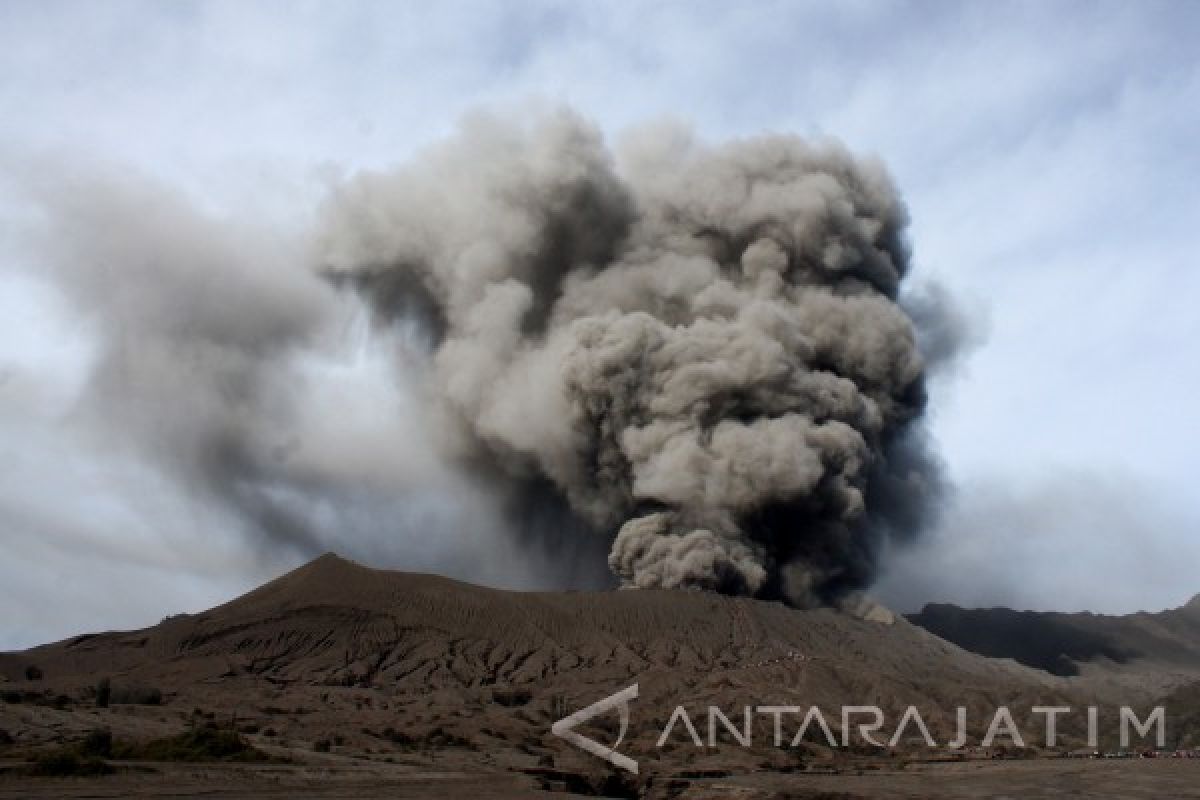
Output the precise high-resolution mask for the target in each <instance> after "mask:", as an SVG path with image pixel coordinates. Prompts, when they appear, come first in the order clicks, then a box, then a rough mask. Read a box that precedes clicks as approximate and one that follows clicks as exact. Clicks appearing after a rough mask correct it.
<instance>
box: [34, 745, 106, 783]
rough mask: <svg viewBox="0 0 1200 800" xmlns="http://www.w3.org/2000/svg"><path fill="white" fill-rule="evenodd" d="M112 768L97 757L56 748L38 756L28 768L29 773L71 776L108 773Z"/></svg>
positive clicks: (48, 775)
mask: <svg viewBox="0 0 1200 800" xmlns="http://www.w3.org/2000/svg"><path fill="white" fill-rule="evenodd" d="M112 772H113V768H112V767H111V766H109V765H108V764H106V763H104V762H103V761H101V760H100V759H98V758H80V757H79V756H77V755H76V754H75V753H72V752H71V751H69V750H56V751H55V752H53V753H46V754H44V755H41V756H38V758H37V760H35V761H34V762H33V766H32V767H30V768H29V773H30V774H31V775H41V776H47V777H71V776H91V775H109V774H111V773H112Z"/></svg>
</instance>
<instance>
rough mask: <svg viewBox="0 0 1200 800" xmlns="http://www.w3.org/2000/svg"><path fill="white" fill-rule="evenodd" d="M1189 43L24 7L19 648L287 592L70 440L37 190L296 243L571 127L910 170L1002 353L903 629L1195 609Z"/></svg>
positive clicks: (965, 438)
mask: <svg viewBox="0 0 1200 800" xmlns="http://www.w3.org/2000/svg"><path fill="white" fill-rule="evenodd" d="M1197 41H1200V4H1196V3H1191V2H1184V1H1183V0H1179V1H1178V2H1165V3H1154V2H1138V3H1129V2H1113V3H1105V2H1088V3H1064V2H1036V3H1014V2H995V3H991V2H988V3H985V2H975V3H948V2H935V1H934V0H928V1H927V2H919V3H900V2H883V1H882V0H880V1H879V2H844V3H825V4H818V3H801V2H765V1H761V2H753V3H745V4H732V3H711V4H705V3H618V2H605V3H582V2H579V3H568V2H563V3H531V2H526V3H518V2H511V3H509V2H496V3H450V2H448V3H437V4H426V3H420V4H418V3H383V2H381V3H366V4H356V3H303V2H286V3H265V2H231V3H219V2H208V3H186V2H179V3H158V2H105V3H94V2H79V3H61V2H14V1H13V0H3V1H2V2H0V248H2V249H0V256H2V257H3V258H4V262H3V263H0V376H2V377H0V464H3V465H5V466H3V467H0V542H2V543H3V549H4V552H5V553H6V558H4V559H3V560H2V561H0V607H2V608H4V609H5V613H4V615H3V620H4V622H3V623H2V624H0V647H6V646H23V645H27V644H32V643H34V642H36V641H41V640H45V639H49V638H54V637H59V636H65V635H68V634H70V633H74V632H78V631H79V630H83V629H96V628H106V627H130V626H135V625H141V624H147V623H151V622H154V621H156V620H157V619H158V618H159V617H161V616H163V615H165V614H167V613H172V612H175V611H179V610H195V609H197V608H201V607H204V606H206V605H211V604H213V603H215V602H218V601H220V600H222V599H225V598H226V597H228V596H229V595H231V594H233V593H235V592H237V591H240V590H243V589H245V588H249V587H250V586H252V585H254V584H255V583H256V582H258V581H260V580H262V579H264V578H266V577H268V576H271V575H274V574H277V573H278V572H279V571H280V570H282V569H283V568H285V567H287V566H289V565H290V563H289V562H287V559H286V558H284V559H283V561H282V562H281V561H280V560H278V559H274V560H273V559H271V558H264V557H262V554H258V553H249V552H246V551H245V550H244V548H242V546H241V545H239V543H238V542H237V541H236V540H234V539H233V538H223V537H221V536H219V535H216V534H211V533H205V534H203V536H201V535H200V534H198V533H197V531H201V530H203V531H208V530H209V529H210V528H211V527H213V526H215V525H217V524H218V522H217V521H215V520H206V519H204V518H203V512H198V511H195V510H194V509H193V510H190V511H181V510H180V509H179V508H178V507H177V504H176V501H175V500H173V499H172V497H171V493H170V490H169V489H162V491H159V488H156V483H155V482H156V481H157V480H159V479H158V478H156V477H155V476H154V474H153V471H152V470H150V469H148V468H147V467H146V466H145V465H138V464H124V463H123V464H122V465H120V466H119V467H118V466H117V465H115V464H114V463H111V462H109V461H107V460H106V459H105V458H104V457H102V456H98V455H97V454H96V452H95V450H94V449H92V450H87V451H86V452H85V451H84V450H82V449H81V448H80V445H79V444H78V440H77V439H76V438H75V437H74V435H72V434H70V433H68V432H67V426H66V425H64V424H63V422H62V419H63V416H62V415H64V414H66V413H67V412H68V410H69V408H70V407H71V402H72V397H73V396H74V395H75V394H76V393H77V392H79V391H80V390H81V385H82V383H81V382H82V380H83V377H82V376H83V375H84V374H85V373H86V364H87V360H88V357H89V352H90V351H89V332H88V330H87V328H86V326H85V325H83V324H82V323H81V322H79V320H77V319H76V318H75V317H74V316H73V315H72V314H71V313H70V310H69V309H68V307H67V306H66V305H65V303H64V301H63V300H62V299H61V298H60V297H58V296H57V294H56V292H55V290H54V289H53V287H52V286H50V285H49V284H48V283H47V282H46V281H44V280H43V277H42V275H41V272H40V268H39V263H38V259H39V256H38V253H37V252H31V251H29V250H28V249H24V248H23V247H22V246H21V241H22V240H21V239H20V236H19V235H18V233H17V232H18V231H20V230H21V229H22V228H23V227H24V226H27V225H29V224H30V219H31V212H30V211H29V209H28V208H27V207H26V206H25V204H24V202H23V201H22V200H21V198H20V195H19V193H18V192H17V191H16V190H14V189H13V188H12V186H13V185H15V184H16V183H18V182H28V181H29V180H30V178H29V175H30V173H31V172H32V173H36V172H37V171H38V169H39V166H38V165H47V164H57V165H59V166H60V167H61V165H64V164H66V165H80V166H79V168H81V169H82V168H83V166H82V165H87V168H88V169H92V168H97V169H110V170H120V171H126V172H132V173H137V174H139V175H141V176H144V177H145V178H147V179H149V180H154V181H159V182H161V183H164V184H167V185H170V186H172V187H176V188H178V189H179V190H180V191H183V192H185V193H186V194H187V195H188V196H190V197H191V198H192V200H193V201H194V202H195V203H196V204H198V205H199V206H201V207H202V208H205V209H208V210H211V211H212V212H213V213H217V214H224V215H229V216H231V217H237V216H239V215H253V216H255V217H256V218H259V219H270V220H274V221H275V222H276V223H277V224H278V225H280V226H282V227H285V228H286V227H295V228H300V227H303V225H304V223H305V221H306V220H307V219H308V218H309V216H310V215H311V213H312V210H313V208H314V206H315V204H316V203H317V202H318V201H319V198H320V197H321V195H322V193H323V192H324V191H325V188H326V187H327V186H328V184H329V181H330V180H333V179H336V177H337V176H340V175H345V174H349V173H352V172H353V171H355V170H357V169H361V168H367V167H379V166H385V165H388V164H393V163H396V162H401V161H404V160H406V159H408V158H411V157H412V156H413V155H414V153H416V152H418V151H419V150H420V149H421V148H422V147H423V146H426V145H428V144H430V143H433V142H436V141H437V140H438V139H439V138H441V137H443V136H445V135H447V134H448V133H450V132H451V131H453V130H454V128H455V126H456V124H457V122H458V120H459V119H460V118H461V117H462V115H463V114H465V113H469V112H471V111H472V110H475V109H479V108H485V109H490V110H493V111H497V112H499V113H511V114H523V113H527V112H528V109H529V108H531V107H537V106H551V105H554V104H569V105H571V106H572V107H574V108H575V109H577V110H578V111H579V112H580V113H582V114H583V115H585V116H586V117H588V118H590V119H592V120H593V121H595V122H596V123H597V124H598V125H600V126H601V127H602V129H603V130H604V131H605V132H606V133H607V134H608V135H610V136H612V137H618V136H620V135H621V133H622V131H625V130H627V129H629V128H630V127H633V126H637V125H641V124H646V123H648V122H654V121H656V120H662V119H664V118H666V119H671V120H677V121H681V122H684V123H686V124H689V125H691V126H693V127H694V128H695V129H696V131H697V132H698V133H699V135H700V136H701V137H703V138H706V139H711V140H720V139H724V138H728V137H736V136H747V135H754V134H757V133H761V132H765V131H773V132H779V131H782V132H794V133H799V134H802V135H809V136H834V137H837V138H840V139H842V140H843V141H845V142H846V143H847V144H848V145H849V146H850V147H851V148H852V149H854V150H855V151H858V152H860V153H864V154H874V155H877V156H879V157H880V158H882V159H883V160H884V161H885V162H886V163H887V165H888V167H889V168H890V169H891V171H892V173H893V175H894V176H895V178H896V180H897V182H898V184H899V186H900V187H901V190H902V192H903V194H904V196H905V198H906V200H907V202H908V204H909V207H910V211H911V214H912V220H913V222H912V230H911V235H912V241H913V245H914V251H915V265H916V266H915V270H914V278H916V279H922V278H933V279H937V280H939V281H941V282H942V283H944V284H945V285H946V286H947V287H949V288H950V289H951V290H952V291H953V293H954V295H955V296H956V297H957V298H958V300H959V302H960V303H961V304H962V305H963V307H964V308H966V309H968V310H969V311H970V312H971V316H972V319H973V320H974V321H975V323H974V332H975V336H976V342H975V346H974V348H973V350H972V351H971V352H970V353H969V355H968V357H967V358H966V359H965V360H964V362H963V363H962V365H961V366H960V368H959V369H958V370H957V371H956V372H955V373H954V374H953V375H949V376H946V377H944V378H942V379H940V380H939V381H938V382H937V384H936V385H935V386H934V401H933V402H934V404H933V408H932V411H931V415H932V428H933V431H934V433H935V435H936V436H937V438H938V440H939V441H940V443H941V450H942V453H943V455H944V458H945V460H946V464H947V468H948V470H949V473H950V475H951V476H952V478H953V479H954V482H955V484H956V485H957V490H956V492H955V496H954V499H953V501H952V502H951V503H950V504H949V506H948V509H947V512H946V518H945V520H944V521H943V524H942V526H941V527H940V528H939V530H938V531H936V532H934V533H933V534H931V535H930V536H929V537H927V539H926V540H925V542H924V543H923V544H921V545H918V546H916V547H915V548H914V549H913V550H911V551H909V552H905V553H900V554H897V555H896V557H895V559H894V560H893V561H892V568H891V570H890V574H889V575H887V576H885V578H884V580H883V582H882V584H881V585H880V586H879V587H878V589H877V591H878V593H879V594H880V596H881V597H882V598H883V599H884V600H885V601H888V602H891V603H893V604H894V605H897V606H899V607H903V608H907V607H912V606H915V605H919V604H920V603H922V602H924V601H927V600H950V601H956V602H960V603H967V604H993V603H1004V604H1010V605H1015V606H1019V607H1032V608H1062V609H1075V608H1091V609H1094V610H1102V611H1114V612H1116V611H1129V610H1134V609H1138V608H1151V609H1153V608H1161V607H1165V606H1170V605H1178V604H1180V603H1182V602H1184V601H1186V600H1187V599H1188V598H1189V597H1190V596H1191V595H1192V594H1194V593H1196V592H1200V576H1198V575H1197V573H1196V570H1195V565H1196V564H1197V563H1200V537H1198V535H1197V532H1198V526H1200V501H1198V500H1197V497H1196V492H1195V491H1194V489H1193V487H1192V478H1193V474H1194V464H1195V452H1196V451H1197V447H1198V445H1200V424H1197V422H1198V415H1197V412H1196V410H1195V400H1194V398H1195V396H1196V395H1197V392H1198V391H1200V359H1198V358H1197V357H1196V351H1195V349H1194V345H1193V343H1194V341H1195V340H1196V338H1197V335H1198V334H1200V322H1198V321H1197V320H1198V316H1197V314H1196V313H1195V298H1196V297H1198V296H1200V271H1198V270H1197V265H1196V258H1197V256H1196V253H1197V252H1198V249H1200V248H1198V245H1200V232H1198V230H1197V228H1198V223H1200V193H1198V192H1197V191H1196V189H1195V188H1194V187H1195V184H1196V177H1197V176H1198V175H1200V146H1198V145H1197V141H1200V55H1198V53H1197V49H1196V44H1195V43H1196V42H1197ZM5 174H8V175H9V176H10V177H13V178H15V180H13V181H8V180H5V179H4V177H3V176H4V175H5ZM6 184H7V185H8V188H6ZM149 496H153V497H155V498H158V501H156V502H149V501H147V500H146V498H147V497H149ZM181 515H182V516H183V517H186V519H187V520H188V522H187V523H186V524H184V523H179V524H173V521H178V520H179V519H180V516H181ZM168 529H172V530H168ZM89 531H91V532H89ZM89 536H90V537H92V540H94V539H97V538H103V539H104V547H91V546H88V547H81V546H80V542H83V541H90V540H89V539H88V537H89ZM293 563H294V562H293ZM114 587H116V588H114Z"/></svg>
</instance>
